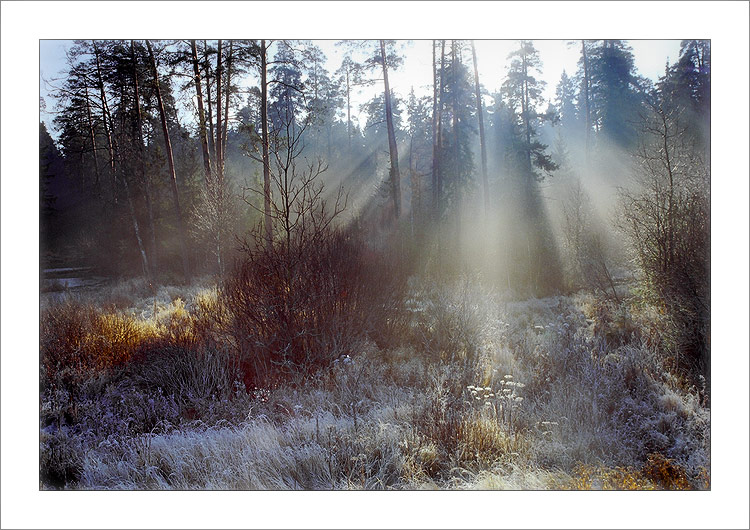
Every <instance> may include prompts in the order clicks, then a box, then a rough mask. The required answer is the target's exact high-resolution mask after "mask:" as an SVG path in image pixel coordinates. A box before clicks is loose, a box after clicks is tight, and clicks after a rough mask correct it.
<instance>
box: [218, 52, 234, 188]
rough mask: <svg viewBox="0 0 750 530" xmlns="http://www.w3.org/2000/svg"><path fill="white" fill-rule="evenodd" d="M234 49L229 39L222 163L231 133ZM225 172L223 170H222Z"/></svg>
mask: <svg viewBox="0 0 750 530" xmlns="http://www.w3.org/2000/svg"><path fill="white" fill-rule="evenodd" d="M233 51H234V41H233V40H231V39H230V40H229V53H228V54H227V74H226V83H225V84H224V132H223V133H222V138H221V147H222V149H221V160H222V164H224V161H225V160H226V153H227V135H228V134H229V96H230V95H231V93H232V88H231V87H232V52H233ZM222 173H223V172H222Z"/></svg>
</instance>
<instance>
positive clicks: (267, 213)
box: [260, 40, 273, 247]
mask: <svg viewBox="0 0 750 530" xmlns="http://www.w3.org/2000/svg"><path fill="white" fill-rule="evenodd" d="M266 53H267V50H266V41H265V40H261V41H260V121H261V134H262V137H261V142H262V144H263V212H264V228H265V233H266V244H268V245H269V247H270V245H271V242H272V241H273V227H272V226H271V166H270V161H269V159H268V82H267V80H266V68H267V57H266Z"/></svg>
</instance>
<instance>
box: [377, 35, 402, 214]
mask: <svg viewBox="0 0 750 530" xmlns="http://www.w3.org/2000/svg"><path fill="white" fill-rule="evenodd" d="M380 57H381V59H382V61H383V82H384V84H385V119H386V123H387V125H388V152H389V154H390V156H391V194H392V197H393V209H394V214H395V216H396V220H398V218H399V217H401V176H400V174H399V171H398V149H397V146H396V133H395V131H394V129H393V113H392V107H391V89H390V85H389V84H388V63H387V61H386V53H385V41H383V40H381V41H380Z"/></svg>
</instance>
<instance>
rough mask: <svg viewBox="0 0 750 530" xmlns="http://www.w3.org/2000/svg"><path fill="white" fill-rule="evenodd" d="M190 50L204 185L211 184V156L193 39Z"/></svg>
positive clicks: (196, 52)
mask: <svg viewBox="0 0 750 530" xmlns="http://www.w3.org/2000/svg"><path fill="white" fill-rule="evenodd" d="M190 51H191V52H192V59H193V75H194V76H195V93H196V97H197V99H198V127H199V129H200V137H201V150H202V151H203V171H204V173H205V180H206V187H207V188H208V187H209V186H210V185H211V157H210V156H209V154H208V133H207V132H206V113H205V111H204V108H203V89H202V87H201V72H200V68H199V66H198V49H197V47H196V46H195V40H191V41H190Z"/></svg>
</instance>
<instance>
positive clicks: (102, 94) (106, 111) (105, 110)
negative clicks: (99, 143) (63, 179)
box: [91, 40, 117, 204]
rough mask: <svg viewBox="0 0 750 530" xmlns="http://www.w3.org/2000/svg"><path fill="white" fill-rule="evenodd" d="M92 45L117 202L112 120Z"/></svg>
mask: <svg viewBox="0 0 750 530" xmlns="http://www.w3.org/2000/svg"><path fill="white" fill-rule="evenodd" d="M91 43H92V45H93V47H94V56H95V57H96V78H97V81H98V84H99V97H100V98H101V100H102V122H103V123H104V132H105V135H106V137H107V150H108V151H109V169H110V171H111V173H112V202H113V203H114V204H117V175H116V174H115V150H114V144H113V140H112V127H111V125H112V122H111V116H110V114H109V106H108V105H107V95H106V93H105V92H104V78H103V76H102V65H101V61H100V60H99V48H98V46H97V45H96V41H94V40H92V41H91ZM108 118H109V119H110V122H109V126H108V125H107V119H108Z"/></svg>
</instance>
